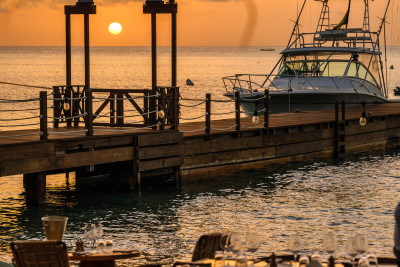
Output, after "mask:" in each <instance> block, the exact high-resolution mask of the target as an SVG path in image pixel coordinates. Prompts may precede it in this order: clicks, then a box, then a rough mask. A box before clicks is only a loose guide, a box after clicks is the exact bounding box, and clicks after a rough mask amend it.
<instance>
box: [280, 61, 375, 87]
mask: <svg viewBox="0 0 400 267" xmlns="http://www.w3.org/2000/svg"><path fill="white" fill-rule="evenodd" d="M277 76H278V77H284V76H298V77H318V76H319V77H356V78H360V79H365V80H367V81H369V82H370V83H372V84H374V85H376V86H377V83H376V80H375V79H374V77H373V76H372V75H371V73H370V72H369V71H368V70H367V68H366V67H365V65H364V64H363V63H361V62H360V61H351V62H350V65H349V62H348V61H344V60H343V61H341V60H335V61H323V60H295V61H286V62H284V64H283V65H282V67H281V69H280V70H279V72H278V75H277Z"/></svg>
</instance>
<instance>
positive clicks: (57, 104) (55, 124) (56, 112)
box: [53, 86, 61, 128]
mask: <svg viewBox="0 0 400 267" xmlns="http://www.w3.org/2000/svg"><path fill="white" fill-rule="evenodd" d="M53 93H54V94H53V127H54V128H58V126H59V122H60V119H59V118H60V116H61V107H60V103H61V100H58V99H61V93H60V88H59V87H58V86H53Z"/></svg>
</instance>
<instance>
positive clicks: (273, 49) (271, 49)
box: [260, 48, 275, 51]
mask: <svg viewBox="0 0 400 267" xmlns="http://www.w3.org/2000/svg"><path fill="white" fill-rule="evenodd" d="M260 50H261V51H275V48H261V49H260Z"/></svg>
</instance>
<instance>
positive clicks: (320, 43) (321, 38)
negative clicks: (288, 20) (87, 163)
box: [287, 29, 377, 50]
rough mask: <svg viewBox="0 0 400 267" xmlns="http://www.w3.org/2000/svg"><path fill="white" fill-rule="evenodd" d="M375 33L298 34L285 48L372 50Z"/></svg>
mask: <svg viewBox="0 0 400 267" xmlns="http://www.w3.org/2000/svg"><path fill="white" fill-rule="evenodd" d="M376 37H377V33H376V32H371V31H363V30H361V29H347V30H325V31H320V32H313V33H300V34H299V35H297V36H296V38H295V39H294V40H293V41H292V42H291V43H290V44H289V45H288V47H287V48H314V47H315V48H318V47H344V48H359V49H363V50H368V49H369V50H374V44H375V42H376V41H375V40H376Z"/></svg>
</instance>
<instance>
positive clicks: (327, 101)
mask: <svg viewBox="0 0 400 267" xmlns="http://www.w3.org/2000/svg"><path fill="white" fill-rule="evenodd" d="M225 96H227V97H229V98H232V99H234V94H232V93H226V94H225ZM240 96H241V99H242V102H241V108H242V110H243V111H245V112H246V115H247V116H252V115H253V114H254V111H257V113H258V115H263V114H264V111H263V109H264V98H263V96H264V94H263V93H260V92H258V93H248V94H246V93H244V94H240ZM342 101H344V102H345V103H346V105H347V106H357V105H361V104H362V103H363V102H364V103H366V104H372V103H374V104H375V103H387V102H389V101H388V99H386V98H382V97H377V96H374V95H367V94H351V93H348V94H346V93H319V94H316V93H312V94H310V93H282V92H279V93H273V92H271V93H270V101H269V107H270V114H277V113H286V112H307V111H312V110H323V109H334V108H335V103H336V102H339V103H341V102H342Z"/></svg>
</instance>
